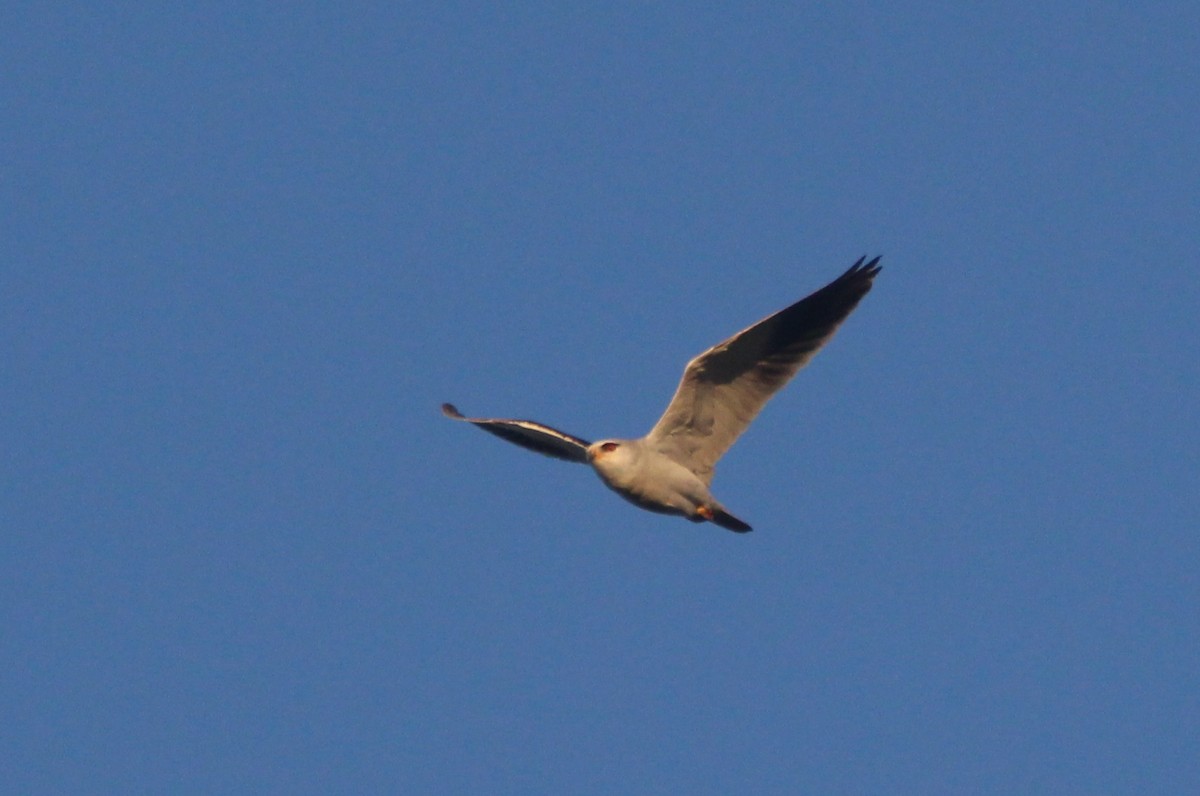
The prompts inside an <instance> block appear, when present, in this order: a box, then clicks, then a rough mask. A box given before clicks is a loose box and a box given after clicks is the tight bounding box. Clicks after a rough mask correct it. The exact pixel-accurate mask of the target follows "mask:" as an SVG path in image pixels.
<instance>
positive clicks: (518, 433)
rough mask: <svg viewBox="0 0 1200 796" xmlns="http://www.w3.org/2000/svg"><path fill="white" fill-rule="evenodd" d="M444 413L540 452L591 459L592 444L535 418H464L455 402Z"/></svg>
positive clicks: (565, 457)
mask: <svg viewBox="0 0 1200 796" xmlns="http://www.w3.org/2000/svg"><path fill="white" fill-rule="evenodd" d="M442 414H444V415H445V416H446V417H450V418H453V419H455V420H465V421H466V422H468V423H473V424H474V425H476V426H478V427H479V428H481V429H483V430H484V431H486V432H488V433H490V434H495V435H496V436H497V437H500V439H503V440H507V441H508V442H511V443H513V444H514V445H520V446H521V447H522V448H526V449H528V450H531V451H535V452H536V453H541V454H544V455H546V456H553V457H554V458H555V459H563V460H565V461H568V462H582V463H586V462H587V447H588V445H589V444H590V443H589V442H587V441H586V440H582V439H580V438H579V437H573V436H571V435H570V434H566V433H564V432H562V431H559V430H558V429H555V428H550V426H544V425H542V424H541V423H535V422H533V421H532V420H509V419H503V418H484V417H463V415H462V414H461V413H460V412H459V411H458V409H456V408H455V407H454V405H453V404H442Z"/></svg>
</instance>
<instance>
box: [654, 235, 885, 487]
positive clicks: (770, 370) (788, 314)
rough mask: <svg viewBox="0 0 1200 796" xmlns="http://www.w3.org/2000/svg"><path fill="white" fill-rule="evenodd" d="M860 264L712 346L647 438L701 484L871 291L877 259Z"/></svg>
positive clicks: (689, 367)
mask: <svg viewBox="0 0 1200 796" xmlns="http://www.w3.org/2000/svg"><path fill="white" fill-rule="evenodd" d="M865 261H866V258H865V257H863V258H861V259H859V261H858V262H856V263H855V264H854V265H853V266H851V267H850V270H848V271H846V273H844V274H842V275H841V276H839V277H838V278H837V279H835V280H834V281H832V282H830V283H829V284H828V285H826V286H825V287H823V288H821V289H820V290H818V291H817V292H816V293H813V294H812V295H811V296H809V297H807V298H804V299H801V300H800V301H797V302H796V303H795V304H793V305H792V306H790V307H787V308H786V309H783V310H780V311H779V312H777V313H775V314H774V315H772V316H770V317H769V318H765V319H763V320H761V321H759V322H758V323H756V324H754V325H753V326H751V327H750V328H748V329H745V330H743V331H741V332H738V333H737V334H735V335H734V336H733V337H730V338H729V339H728V340H725V341H724V342H721V343H718V344H717V345H715V346H713V347H712V348H710V349H708V350H707V351H705V352H704V353H703V354H701V355H700V356H698V357H696V358H695V359H693V360H692V361H691V362H689V363H688V364H687V367H686V368H685V369H684V371H683V379H682V380H681V381H680V382H679V387H678V388H677V389H676V390H675V397H674V398H672V399H671V403H670V405H669V406H668V407H667V411H666V412H665V413H664V414H663V416H662V417H661V418H659V421H658V423H656V424H655V426H654V428H653V429H651V430H650V433H649V434H648V435H646V440H647V442H649V443H650V444H652V445H653V446H655V447H656V448H657V449H658V450H661V451H662V452H663V453H665V454H667V455H668V456H670V457H671V458H672V459H674V460H676V461H678V462H679V463H680V464H683V465H684V466H686V467H688V468H689V469H691V470H692V471H693V472H694V473H696V475H698V476H700V477H701V478H703V479H704V480H705V481H706V482H707V481H709V480H711V478H712V470H713V465H714V464H716V461H717V459H719V458H721V455H722V454H724V453H725V451H727V450H729V446H730V445H732V444H733V443H734V441H735V440H736V439H737V438H738V436H740V435H741V433H742V432H743V431H745V430H746V427H747V426H749V425H750V421H752V420H753V419H754V417H755V416H756V415H757V414H758V412H759V410H760V409H762V407H763V404H765V403H766V402H767V400H768V399H769V398H770V397H771V396H772V395H774V394H775V392H776V391H777V390H778V389H779V388H780V387H782V386H783V385H784V384H787V382H788V380H789V379H791V378H792V376H795V375H796V371H798V370H800V368H802V367H803V366H804V365H805V364H806V363H807V362H808V361H809V360H810V359H812V357H813V355H814V354H816V353H817V351H819V350H820V348H821V346H823V345H825V343H827V342H829V339H830V338H831V337H833V333H834V332H835V331H837V328H838V326H839V325H841V323H842V321H844V320H845V319H846V316H848V315H849V314H850V312H851V310H853V309H854V308H855V306H857V305H858V302H859V301H861V300H862V297H863V296H865V295H866V294H867V292H868V291H869V290H870V289H871V284H872V282H873V280H874V279H875V275H876V274H878V273H879V269H880V266H879V258H878V257H876V258H875V259H874V260H871V261H870V262H865Z"/></svg>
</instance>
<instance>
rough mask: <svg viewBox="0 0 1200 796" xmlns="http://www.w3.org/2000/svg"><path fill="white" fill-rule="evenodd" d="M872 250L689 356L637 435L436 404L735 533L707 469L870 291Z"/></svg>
mask: <svg viewBox="0 0 1200 796" xmlns="http://www.w3.org/2000/svg"><path fill="white" fill-rule="evenodd" d="M880 267H881V266H880V265H879V258H878V257H876V258H875V259H873V260H871V261H870V262H866V258H865V257H863V258H860V259H859V260H858V262H856V263H855V264H854V265H852V266H851V267H850V270H848V271H846V273H844V274H842V275H841V276H839V277H838V278H837V279H835V280H833V281H832V282H830V283H829V284H828V285H826V286H825V287H823V288H821V289H820V290H818V291H817V292H815V293H813V294H812V295H811V296H808V297H807V298H803V299H801V300H799V301H797V302H796V303H795V304H792V305H791V306H790V307H786V308H785V309H782V310H780V311H779V312H777V313H775V314H774V315H771V316H770V317H767V318H764V319H763V320H761V321H759V322H758V323H756V324H754V325H753V326H751V327H749V328H748V329H744V330H743V331H740V332H738V333H737V334H735V335H734V336H733V337H730V338H729V339H728V340H724V341H722V342H720V343H717V344H716V345H715V346H713V347H712V348H710V349H708V350H707V351H705V352H704V353H703V354H700V355H699V356H697V357H695V358H694V359H693V360H692V361H691V362H689V363H688V364H687V367H686V368H684V370H683V378H682V379H681V380H680V382H679V387H678V388H676V390H675V396H674V397H673V398H672V399H671V403H670V404H668V405H667V411H666V412H664V413H663V416H662V417H660V418H659V419H658V422H657V423H656V424H655V425H654V428H652V429H650V433H649V434H647V435H646V436H644V437H642V438H641V439H604V440H600V441H599V442H588V441H587V440H583V439H580V438H579V437H573V436H571V435H570V434H566V433H563V432H562V431H559V430H557V429H554V428H551V427H549V426H545V425H542V424H541V423H535V422H534V421H532V420H508V419H499V418H481V417H464V416H463V415H462V414H460V413H459V411H458V409H456V408H455V407H454V406H453V405H452V404H442V412H443V413H444V414H445V415H446V416H447V417H451V418H454V419H455V420H463V421H465V422H467V423H473V424H475V425H476V426H478V427H479V428H481V429H483V430H484V431H487V432H490V433H492V434H495V435H496V436H497V437H500V438H501V439H504V440H507V441H509V442H512V443H515V444H517V445H520V446H521V447H523V448H528V449H529V450H532V451H536V452H538V453H542V454H545V455H547V456H553V457H554V458H556V459H564V460H566V461H569V462H579V463H581V464H584V463H586V464H591V466H592V468H593V469H595V471H596V473H597V474H598V475H599V476H600V480H602V481H603V482H604V483H605V484H607V485H608V486H609V487H610V488H611V489H612V490H613V491H615V492H616V493H617V494H619V495H620V496H621V497H623V498H625V499H626V500H628V501H630V502H631V503H633V504H634V505H636V506H639V507H641V508H643V509H647V510H649V511H655V512H659V513H661V514H676V515H682V516H683V517H685V518H687V519H689V520H691V521H692V522H706V521H707V522H713V523H716V524H717V525H719V526H720V527H722V528H726V529H728V530H731V531H737V532H738V533H745V532H746V531H749V530H751V528H750V526H749V525H747V524H746V523H745V522H743V521H741V520H739V519H738V518H737V517H735V516H733V515H732V514H730V513H729V512H728V511H726V510H725V507H724V506H722V505H721V504H720V503H719V502H718V501H717V499H716V498H715V497H713V495H712V492H711V491H709V484H710V483H711V482H712V477H713V467H714V465H716V463H717V460H718V459H720V458H721V456H722V455H723V454H724V453H725V451H727V450H729V447H730V446H731V445H733V443H734V441H735V440H737V438H738V437H739V436H740V435H741V433H742V432H743V431H745V430H746V427H747V426H749V425H750V422H751V421H752V420H754V418H755V416H756V415H757V414H758V412H759V410H761V409H762V408H763V405H764V404H766V402H767V401H768V400H769V399H770V398H771V396H772V395H774V394H775V393H776V392H777V391H778V390H779V389H780V388H781V387H783V385H785V384H787V382H788V381H789V380H790V379H791V378H792V377H793V376H795V375H796V372H797V371H798V370H800V368H802V367H804V365H806V364H807V363H808V361H809V360H810V359H812V357H813V355H814V354H816V353H817V351H819V350H820V349H821V347H822V346H823V345H825V344H826V343H827V342H829V339H830V338H831V337H833V334H834V332H836V331H837V329H838V327H839V326H841V324H842V321H844V320H846V317H847V316H849V315H850V313H851V311H853V309H854V308H855V307H856V306H858V302H859V301H861V300H862V297H863V296H865V295H867V292H868V291H870V289H871V285H872V284H873V283H874V281H875V276H876V275H877V274H878V273H879V269H880Z"/></svg>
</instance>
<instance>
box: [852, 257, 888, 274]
mask: <svg viewBox="0 0 1200 796" xmlns="http://www.w3.org/2000/svg"><path fill="white" fill-rule="evenodd" d="M882 259H883V255H880V256H878V257H876V258H874V259H873V260H871V261H869V262H868V261H867V258H866V256H865V255H864V256H862V257H859V258H858V261H857V262H855V263H854V265H852V266H850V270H849V271H847V272H846V274H845V275H846V276H865V277H866V278H867V279H874V278H875V274H877V273H879V272H880V271H882V270H883V266H882V265H880V264H879V261H880V260H882Z"/></svg>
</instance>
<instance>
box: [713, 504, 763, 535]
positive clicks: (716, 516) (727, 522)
mask: <svg viewBox="0 0 1200 796" xmlns="http://www.w3.org/2000/svg"><path fill="white" fill-rule="evenodd" d="M711 511H712V521H713V522H715V523H716V524H717V525H720V526H721V527H722V528H724V529H725V530H727V531H734V532H735V533H746V532H748V531H752V530H754V529H753V528H751V527H750V526H749V525H748V524H746V523H744V522H742V521H741V520H739V519H738V518H737V517H735V516H733V515H732V514H730V513H729V512H728V511H726V510H725V509H722V508H717V507H716V506H713V507H712V509H711Z"/></svg>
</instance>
